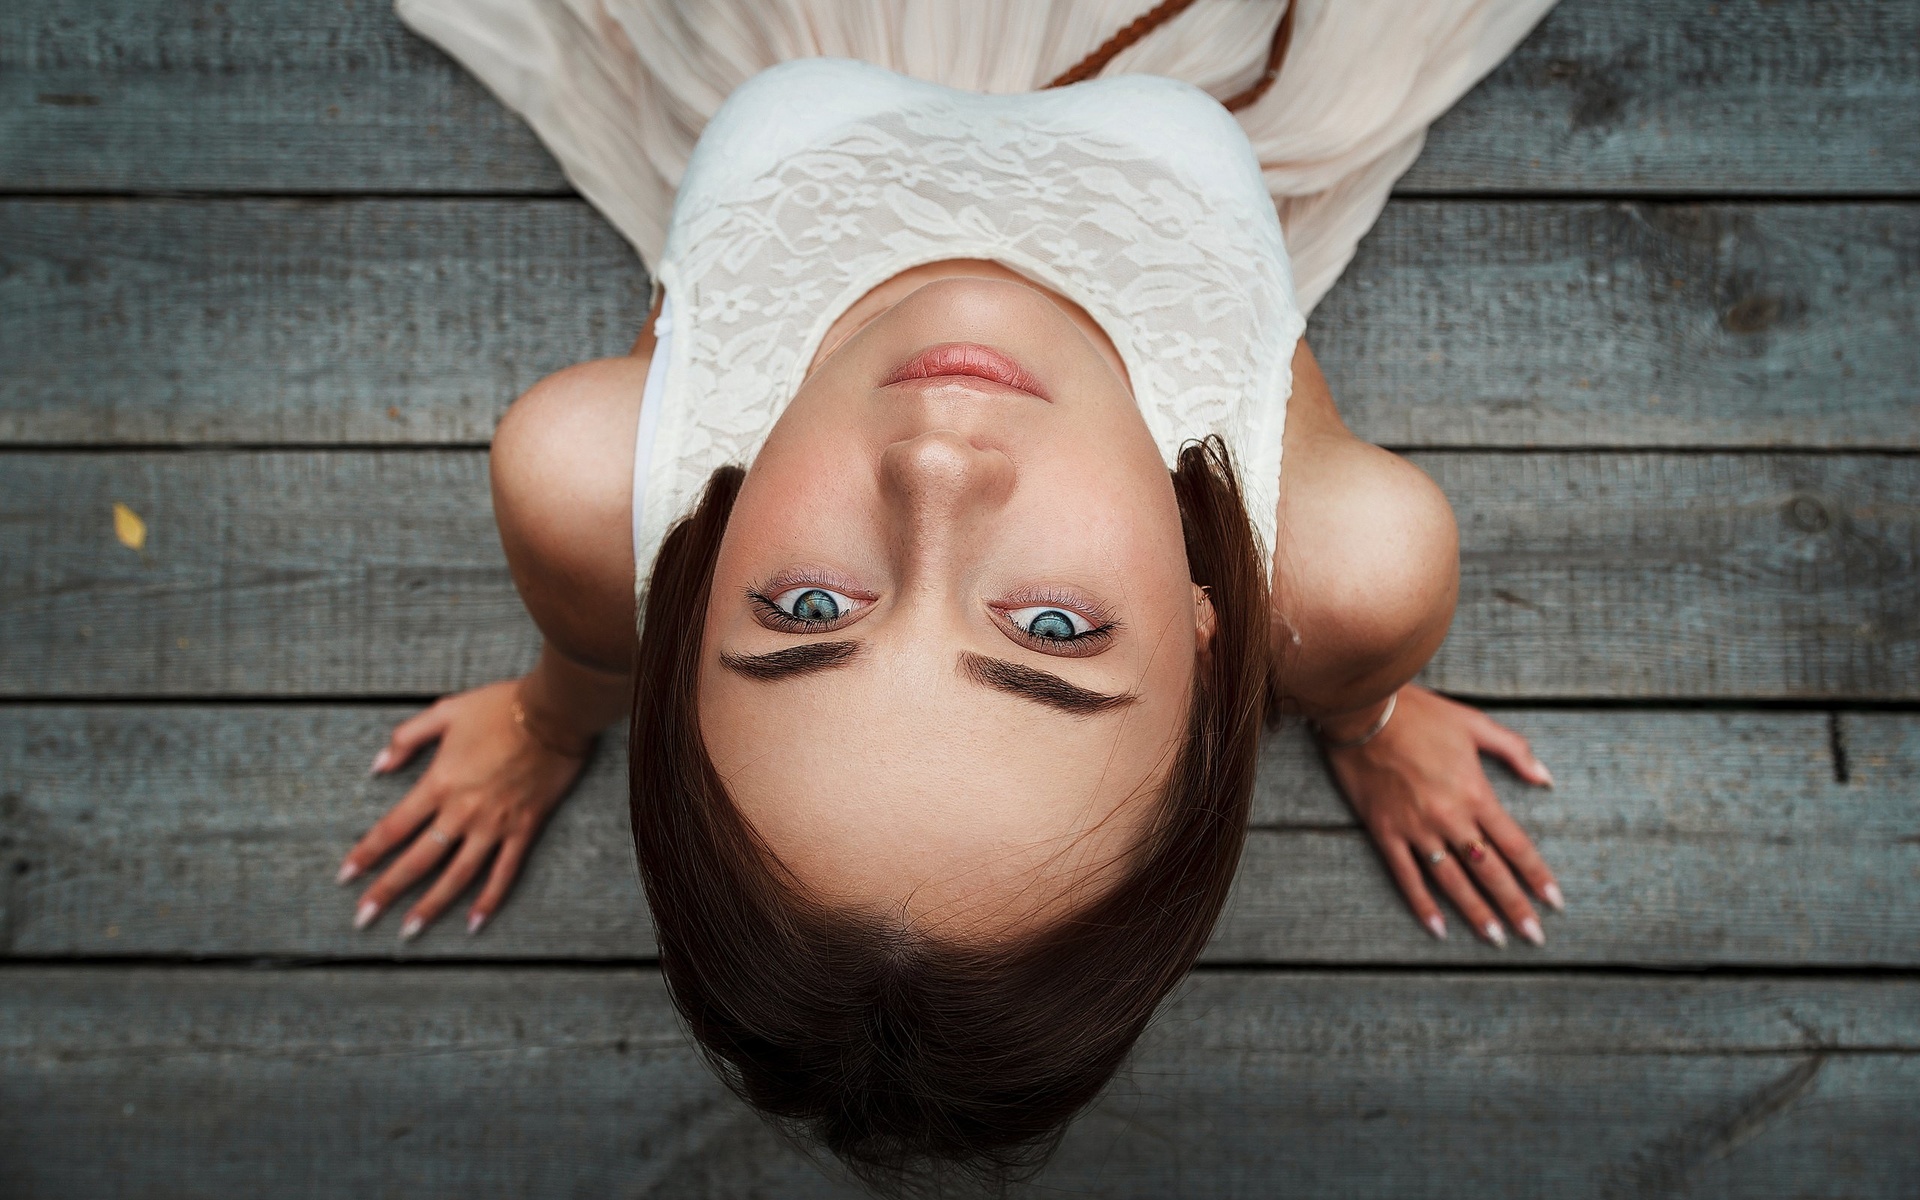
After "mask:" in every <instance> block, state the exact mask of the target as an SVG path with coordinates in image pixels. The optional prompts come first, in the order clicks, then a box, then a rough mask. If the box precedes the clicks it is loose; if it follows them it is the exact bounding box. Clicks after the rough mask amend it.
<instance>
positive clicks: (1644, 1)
mask: <svg viewBox="0 0 1920 1200" xmlns="http://www.w3.org/2000/svg"><path fill="white" fill-rule="evenodd" d="M1916 45H1920V15H1916V13H1915V11H1914V9H1913V6H1911V5H1908V4H1900V3H1881V2H1879V0H1825V2H1822V3H1812V4H1772V3H1768V2H1767V0H1722V2H1721V3H1717V4H1708V5H1702V4H1697V3H1688V2H1687V0H1627V2H1621V0H1567V2H1566V3H1564V4H1562V5H1561V6H1560V8H1559V9H1558V10H1557V11H1555V12H1554V13H1552V14H1551V15H1550V16H1549V17H1548V19H1547V20H1546V22H1545V23H1544V24H1543V26H1542V27H1541V28H1540V29H1539V30H1537V31H1536V32H1535V33H1534V35H1533V36H1532V37H1531V38H1530V39H1528V40H1527V41H1526V42H1525V43H1524V44H1523V45H1522V46H1521V48H1520V49H1519V51H1518V52H1517V53H1516V54H1515V55H1514V56H1513V57H1512V58H1511V59H1510V60H1509V61H1508V62H1507V63H1506V64H1505V65H1504V66H1502V67H1500V68H1498V69H1497V70H1496V71H1495V72H1494V73H1493V75H1492V76H1490V77H1489V78H1488V79H1487V80H1486V81H1485V82H1483V83H1482V84H1481V85H1480V86H1479V87H1478V88H1476V89H1475V90H1474V91H1472V92H1470V93H1469V94H1468V96H1467V97H1466V99H1465V100H1464V101H1462V102H1461V103H1460V104H1459V105H1458V106H1457V107H1456V108H1455V109H1454V111H1452V112H1451V113H1449V114H1448V115H1447V116H1446V117H1445V118H1443V119H1442V120H1441V121H1440V123H1439V124H1438V125H1437V126H1436V127H1435V129H1434V130H1433V133H1432V136H1431V138H1430V141H1429V146H1428V149H1427V152H1426V154H1425V155H1424V156H1423V157H1422V158H1421V160H1420V162H1419V164H1418V165H1417V166H1415V168H1414V170H1413V172H1412V174H1411V175H1410V176H1409V177H1408V178H1407V180H1406V181H1405V182H1404V184H1403V187H1405V188H1407V189H1410V190H1429V191H1435V190H1437V191H1446V192H1475V191H1494V192H1515V191H1540V192H1548V191H1554V192H1559V191H1574V192H1587V193H1592V192H1607V191H1616V192H1634V191H1639V192H1645V191H1650V190H1652V191H1663V192H1669V191H1695V192H1713V193H1720V194H1728V193H1735V192H1742V191H1750V192H1761V193H1782V192H1817V193H1832V192H1839V191H1851V192H1856V193H1875V192H1877V193H1883V194H1885V193H1903V192H1904V193H1910V192H1911V191H1912V190H1913V189H1914V188H1915V186H1916V185H1920V159H1916V156H1915V155H1914V154H1913V147H1914V145H1915V144H1916V142H1920V53H1916V51H1915V50H1914V47H1915V46H1916ZM1091 48H1092V47H1091V46H1089V47H1087V49H1091ZM1075 57H1077V55H1076V54H1073V53H1068V54H1066V55H1064V56H1063V59H1062V61H1063V62H1071V61H1073V59H1074V58H1075ZM0 147H5V148H6V149H5V151H4V153H0V188H3V189H7V190H47V191H82V190H97V189H104V190H111V191H122V190H131V191H151V190H165V189H188V190H207V191H224V190H233V191H256V192H258V191H308V192H311V191H355V190H376V191H423V192H456V191H488V192H500V191H512V192H522V191H524V192H554V191H558V190H561V189H563V188H564V187H565V183H564V181H563V180H562V179H561V177H560V174H559V171H558V170H557V169H556V167H555V166H554V164H553V162H552V160H551V159H550V158H549V157H548V156H547V155H546V153H545V152H544V151H543V150H542V149H541V148H540V146H539V143H538V142H537V141H536V139H535V138H534V137H533V136H532V134H531V133H529V132H528V131H527V130H526V128H525V127H524V126H522V125H521V124H520V123H519V121H518V120H517V119H515V118H513V117H512V116H510V115H509V114H508V113H507V112H506V111H505V110H504V109H503V108H502V107H501V106H500V105H499V104H498V103H497V102H495V101H494V100H493V99H492V98H491V97H489V96H488V95H487V94H486V93H485V91H484V90H483V89H482V88H481V87H480V85H479V84H478V83H476V82H475V81H474V80H472V79H471V78H469V77H468V76H467V75H466V74H465V73H464V72H463V71H462V70H461V69H460V68H459V67H457V66H456V65H454V63H452V62H451V61H450V60H448V59H447V58H446V57H444V56H443V55H441V54H440V53H439V51H437V50H436V49H434V48H433V47H431V46H430V45H428V44H427V43H426V42H424V41H422V40H420V39H418V38H415V37H413V36H412V35H411V34H410V33H408V32H407V31H406V30H405V28H404V27H402V26H401V25H400V23H399V22H398V20H396V19H395V18H394V16H393V14H392V12H391V10H390V8H389V6H388V5H386V4H384V3H376V2H371V0H333V2H331V3H324V4H311V3H305V4H303V3H297V2H295V0H275V2H272V3H256V4H228V3H220V2H217V0H187V2H185V3H180V2H174V0H49V2H47V3H42V4H33V5H10V6H8V7H7V8H6V10H5V11H4V12H0Z"/></svg>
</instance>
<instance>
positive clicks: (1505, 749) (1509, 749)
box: [1469, 711, 1553, 787]
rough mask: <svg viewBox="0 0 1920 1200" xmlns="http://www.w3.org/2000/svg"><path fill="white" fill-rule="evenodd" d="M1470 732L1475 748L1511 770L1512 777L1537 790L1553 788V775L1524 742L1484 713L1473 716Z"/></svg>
mask: <svg viewBox="0 0 1920 1200" xmlns="http://www.w3.org/2000/svg"><path fill="white" fill-rule="evenodd" d="M1473 715H1474V718H1475V719H1474V720H1473V722H1472V723H1471V724H1470V726H1469V728H1471V729H1472V730H1473V740H1474V744H1476V745H1477V746H1479V747H1480V749H1482V750H1484V751H1486V752H1487V753H1488V754H1491V755H1493V756H1494V757H1495V758H1497V759H1499V760H1500V761H1501V762H1504V763H1506V764H1507V766H1509V767H1511V768H1512V769H1513V773H1514V774H1515V775H1518V776H1519V777H1520V778H1522V779H1524V780H1526V781H1527V782H1528V783H1531V784H1534V785H1535V786H1538V787H1552V786H1553V772H1552V771H1549V770H1547V764H1545V763H1543V762H1541V761H1540V759H1539V757H1538V756H1537V755H1535V754H1534V752H1533V747H1532V746H1531V745H1530V744H1528V742H1527V739H1526V738H1523V737H1521V736H1520V735H1519V734H1517V733H1515V732H1514V731H1513V730H1511V729H1508V728H1507V727H1506V726H1505V725H1502V724H1500V722H1498V721H1496V720H1494V719H1493V718H1492V717H1490V716H1488V715H1487V714H1485V713H1483V712H1478V711H1476V712H1474V714H1473Z"/></svg>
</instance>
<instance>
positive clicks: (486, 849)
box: [400, 837, 496, 941]
mask: <svg viewBox="0 0 1920 1200" xmlns="http://www.w3.org/2000/svg"><path fill="white" fill-rule="evenodd" d="M495 844H496V843H494V841H493V840H492V839H490V838H477V837H469V838H467V839H465V840H464V841H462V842H461V843H460V849H459V850H458V851H456V852H455V854H454V856H453V861H452V862H450V863H448V864H447V869H446V870H444V871H442V872H440V878H438V879H436V880H434V881H433V886H432V887H430V888H428V889H427V894H426V895H424V896H422V897H420V899H419V900H418V901H416V902H415V903H414V906H413V908H412V909H410V910H408V912H407V919H406V920H404V921H402V922H400V937H401V940H403V941H412V940H413V939H414V938H416V937H418V936H419V935H420V931H421V930H423V929H425V928H426V927H427V926H429V925H431V924H433V923H434V922H435V921H436V920H438V919H439V918H440V914H441V913H443V912H445V911H446V910H447V905H449V904H452V903H453V902H454V901H455V900H456V899H458V898H459V896H460V893H461V892H464V891H466V890H467V885H468V884H469V883H472V882H473V877H474V876H475V875H478V874H479V873H480V868H481V867H484V866H486V865H487V856H488V855H490V854H492V853H493V848H494V845H495Z"/></svg>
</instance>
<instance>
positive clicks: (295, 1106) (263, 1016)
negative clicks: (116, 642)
mask: <svg viewBox="0 0 1920 1200" xmlns="http://www.w3.org/2000/svg"><path fill="white" fill-rule="evenodd" d="M0 995H4V997H5V1002H4V1003H3V1004H0V1112H3V1113H4V1116H5V1120H3V1121H0V1163H4V1166H0V1171H4V1173H5V1178H6V1180H7V1183H8V1192H9V1194H10V1195H12V1196H18V1197H21V1198H22V1200H26V1198H29V1197H39V1196H48V1197H52V1196H58V1197H61V1198H62V1200H66V1198H68V1197H76V1198H79V1197H93V1196H108V1195H111V1196H116V1197H139V1196H172V1195H179V1194H182V1193H187V1192H191V1193H196V1194H197V1193H201V1192H209V1191H211V1192H218V1193H220V1194H224V1195H260V1194H268V1193H271V1194H273V1195H276V1196H290V1197H300V1196H314V1197H319V1196H350V1195H353V1196H357V1195H365V1194H368V1192H370V1191H380V1190H382V1189H395V1190H397V1191H405V1192H408V1193H410V1194H422V1195H446V1194H460V1195H477V1196H512V1197H522V1196H582V1197H585V1196H594V1197H599V1196H607V1195H649V1196H676V1197H677V1196H715V1197H718V1196H749V1195H752V1196H818V1195H852V1194H854V1193H852V1192H850V1191H848V1190H847V1189H845V1187H844V1185H840V1186H836V1185H835V1184H834V1183H832V1182H830V1181H829V1180H828V1179H827V1178H825V1177H824V1176H822V1175H821V1174H820V1173H819V1172H817V1171H816V1170H815V1169H814V1168H813V1167H812V1166H810V1165H809V1164H808V1163H807V1162H805V1161H804V1160H803V1159H802V1158H801V1157H800V1156H799V1155H798V1154H797V1153H796V1152H795V1151H794V1150H793V1149H791V1148H789V1147H787V1146H785V1145H782V1144H781V1143H780V1142H779V1141H778V1140H777V1139H775V1138H774V1136H773V1135H771V1134H770V1133H769V1132H767V1130H766V1128H765V1127H764V1126H763V1125H761V1124H760V1123H759V1122H758V1120H757V1119H756V1118H754V1117H753V1116H752V1115H751V1114H750V1113H749V1112H748V1111H747V1110H746V1109H745V1108H744V1107H743V1106H741V1105H740V1104H739V1103H738V1102H737V1101H734V1100H732V1099H731V1098H730V1097H728V1096H726V1095H725V1094H724V1093H723V1092H722V1090H721V1088H720V1085H719V1084H718V1083H717V1082H715V1081H714V1080H713V1079H712V1078H711V1077H710V1076H708V1075H707V1074H706V1072H705V1070H704V1068H703V1067H702V1066H701V1065H700V1063H699V1061H698V1059H697V1057H696V1056H695V1054H694V1052H693V1051H692V1049H691V1047H690V1046H689V1045H687V1044H686V1043H685V1041H684V1040H683V1036H682V1035H681V1034H680V1032H679V1030H678V1029H677V1027H676V1025H675V1022H674V1020H673V1017H672V1014H671V1011H670V1010H669V1009H668V1007H667V1004H666V1001H665V997H664V993H663V991H662V989H661V987H660V985H659V982H658V980H657V978H656V977H655V976H653V974H652V973H651V972H646V971H626V970H621V971H570V970H548V971H525V970H520V971H510V970H492V971H471V970H469V971H444V972H434V973H431V974H425V973H419V972H402V973H396V972H379V971H375V972H369V971H343V970H328V971H301V972H294V973H287V972H262V971H236V970H204V969H200V970H196V969H184V970H166V971H158V970H138V969H134V970H129V969H52V970H49V969H33V970H11V971H6V972H4V973H0ZM1917 1086H1920V988H1916V986H1915V985H1914V984H1913V983H1912V982H1911V981H1904V980H1902V981H1892V980H1888V981H1864V982H1863V981H1834V980H1773V981H1740V980H1712V981H1706V980H1694V981H1683V980H1667V979H1652V980H1647V979H1617V978H1604V977H1601V978H1581V977H1571V978H1569V977H1552V976H1547V977H1539V976H1526V975H1522V976H1504V977H1502V976H1495V977H1486V976H1481V977H1477V978H1476V977H1471V976H1465V977H1463V976H1448V975H1436V976H1425V977H1417V978H1414V977H1407V976H1403V975H1386V976H1369V975H1347V974H1342V975H1322V974H1314V973H1283V974H1252V975H1241V974H1223V975H1202V976H1199V977H1196V978H1195V979H1193V980H1192V981H1190V983H1189V984H1188V985H1187V987H1186V988H1185V989H1184V993H1183V994H1182V995H1181V996H1180V997H1179V998H1178V999H1176V1000H1175V1001H1174V1002H1173V1003H1172V1004H1170V1005H1169V1007H1168V1009H1167V1011H1166V1012H1165V1013H1164V1014H1163V1016H1162V1019H1161V1020H1160V1021H1159V1022H1158V1023H1157V1025H1156V1026H1155V1027H1154V1028H1153V1029H1152V1030H1151V1031H1149V1033H1148V1034H1147V1036H1146V1037H1145V1038H1144V1039H1142V1041H1141V1043H1140V1046H1139V1048H1138V1050H1137V1052H1136V1054H1135V1057H1134V1059H1133V1060H1132V1062H1131V1063H1130V1064H1129V1066H1128V1067H1127V1068H1125V1069H1124V1071H1123V1074H1122V1077H1121V1079H1120V1081H1119V1082H1118V1083H1117V1084H1116V1085H1115V1087H1114V1088H1113V1090H1112V1091H1111V1093H1110V1094H1109V1095H1108V1096H1107V1097H1106V1098H1105V1099H1103V1100H1102V1102H1101V1103H1100V1104H1099V1105H1098V1106H1097V1107H1096V1108H1095V1109H1094V1110H1093V1111H1092V1112H1091V1113H1090V1114H1089V1115H1088V1116H1087V1117H1086V1118H1085V1119H1083V1120H1082V1121H1081V1122H1080V1123H1079V1124H1078V1125H1077V1126H1076V1127H1075V1128H1074V1129H1073V1130H1072V1132H1071V1133H1070V1134H1069V1136H1068V1138H1067V1140H1066V1143H1065V1144H1064V1145H1063V1146H1062V1148H1061V1150H1060V1153H1059V1154H1058V1156H1057V1157H1056V1159H1055V1161H1054V1163H1053V1164H1052V1165H1051V1166H1050V1167H1049V1169H1048V1170H1047V1172H1046V1173H1045V1175H1043V1177H1042V1179H1041V1181H1040V1191H1041V1194H1046V1193H1047V1192H1050V1191H1052V1190H1054V1189H1059V1190H1063V1191H1067V1192H1070V1193H1074V1194H1093V1195H1102V1196H1153V1197H1162V1196H1172V1195H1178V1196H1224V1195H1239V1196H1245V1195H1264V1194H1274V1193H1275V1192H1285V1193H1287V1194H1301V1195H1336V1194H1337V1195H1412V1194H1431V1193H1432V1192H1433V1190H1434V1184H1435V1182H1436V1180H1442V1179H1444V1180H1445V1181H1446V1185H1447V1188H1449V1189H1450V1188H1454V1187H1458V1186H1469V1187H1471V1188H1472V1189H1473V1191H1474V1194H1476V1195H1487V1196H1528V1197H1531V1196H1539V1195H1543V1194H1549V1193H1551V1194H1555V1195H1571V1196H1606V1195H1651V1194H1669V1193H1673V1192H1685V1193H1686V1194H1701V1195H1739V1196H1755V1197H1769V1196H1794V1197H1807V1196H1834V1197H1869V1196H1895V1195H1901V1194H1904V1192H1905V1189H1906V1187H1907V1185H1908V1184H1910V1183H1911V1181H1912V1179H1913V1178H1914V1173H1915V1172H1916V1171H1920V1117H1917V1116H1916V1113H1915V1109H1914V1106H1913V1103H1912V1098H1913V1094H1914V1089H1915V1088H1916V1087H1917Z"/></svg>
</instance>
